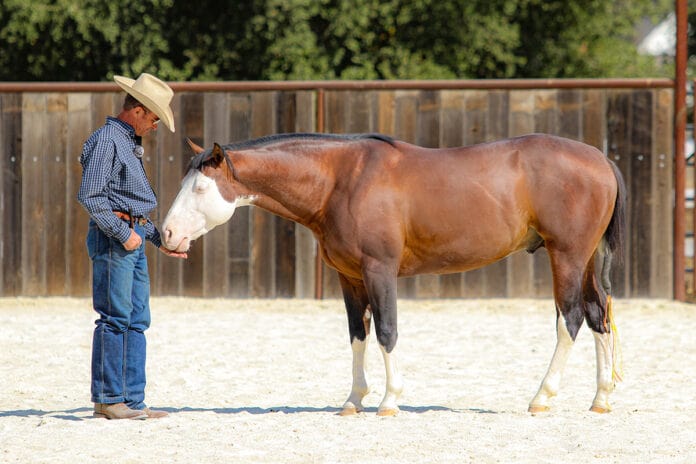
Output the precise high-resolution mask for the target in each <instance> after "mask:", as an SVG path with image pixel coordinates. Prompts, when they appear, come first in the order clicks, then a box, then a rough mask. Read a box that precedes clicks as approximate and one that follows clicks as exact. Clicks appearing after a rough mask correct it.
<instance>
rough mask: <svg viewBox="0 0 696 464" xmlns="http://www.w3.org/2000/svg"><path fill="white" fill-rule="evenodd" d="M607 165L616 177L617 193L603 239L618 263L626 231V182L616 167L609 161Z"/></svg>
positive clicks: (621, 256)
mask: <svg viewBox="0 0 696 464" xmlns="http://www.w3.org/2000/svg"><path fill="white" fill-rule="evenodd" d="M609 164H610V165H611V169H612V170H613V171H614V177H616V185H617V191H616V200H615V202H614V214H612V216H611V220H610V221H609V225H608V226H607V230H606V231H605V232H604V239H605V240H606V244H607V247H608V248H609V251H611V254H612V255H613V256H614V257H615V258H617V259H618V261H619V262H622V260H623V251H624V236H625V231H626V182H625V181H624V178H623V175H622V174H621V171H620V170H619V168H618V166H616V164H615V163H614V162H613V161H611V160H609Z"/></svg>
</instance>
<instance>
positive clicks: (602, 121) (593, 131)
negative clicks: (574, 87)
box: [580, 89, 609, 153]
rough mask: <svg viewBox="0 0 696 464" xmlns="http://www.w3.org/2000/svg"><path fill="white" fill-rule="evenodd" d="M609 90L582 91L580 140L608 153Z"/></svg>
mask: <svg viewBox="0 0 696 464" xmlns="http://www.w3.org/2000/svg"><path fill="white" fill-rule="evenodd" d="M607 98H608V95H607V91H606V90H604V89H586V90H583V92H582V133H581V136H580V140H581V141H582V142H585V143H587V144H590V145H592V146H593V147H597V148H598V149H599V150H602V151H603V152H604V153H607V147H606V146H605V141H606V139H607V129H608V126H609V122H608V120H607V115H608V112H607Z"/></svg>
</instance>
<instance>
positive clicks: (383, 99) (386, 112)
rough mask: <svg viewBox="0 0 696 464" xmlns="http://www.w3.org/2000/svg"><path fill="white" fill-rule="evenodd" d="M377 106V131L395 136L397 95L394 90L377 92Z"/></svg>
mask: <svg viewBox="0 0 696 464" xmlns="http://www.w3.org/2000/svg"><path fill="white" fill-rule="evenodd" d="M375 102H376V104H377V108H376V109H375V115H376V117H377V132H379V133H381V134H386V135H391V136H393V135H394V134H395V133H396V117H395V114H394V113H395V105H396V95H395V93H394V92H393V91H380V92H377V96H376V99H375Z"/></svg>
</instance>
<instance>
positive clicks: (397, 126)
mask: <svg viewBox="0 0 696 464" xmlns="http://www.w3.org/2000/svg"><path fill="white" fill-rule="evenodd" d="M394 99H395V105H394V113H395V114H394V136H395V137H396V138H397V139H399V140H403V141H405V142H409V143H415V142H416V125H417V122H416V115H417V107H418V92H417V91H410V90H409V91H407V90H399V91H396V92H395V93H394ZM416 283H417V278H416V277H406V278H403V279H399V280H398V282H397V293H398V295H399V297H401V298H415V297H416Z"/></svg>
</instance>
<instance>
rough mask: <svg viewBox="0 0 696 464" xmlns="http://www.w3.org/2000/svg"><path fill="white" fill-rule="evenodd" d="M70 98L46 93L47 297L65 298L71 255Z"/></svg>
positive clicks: (45, 220)
mask: <svg viewBox="0 0 696 464" xmlns="http://www.w3.org/2000/svg"><path fill="white" fill-rule="evenodd" d="M67 112H68V96H67V94H65V93H48V94H46V116H45V117H46V122H45V126H44V127H45V137H46V139H45V140H46V143H47V145H46V146H45V147H44V162H43V169H44V170H45V179H46V187H45V188H44V191H43V204H44V224H45V227H46V230H47V233H46V235H45V247H46V250H45V254H46V256H45V260H46V261H45V265H46V271H45V272H46V294H47V295H66V294H67V285H66V276H67V274H68V269H67V265H68V261H69V260H68V256H67V255H66V247H65V242H66V234H67V232H68V231H67V230H66V227H65V215H66V210H67V209H68V203H70V204H71V206H72V198H68V197H67V189H66V178H67V163H66V151H67V150H66V146H67V140H66V133H67V125H68V123H67Z"/></svg>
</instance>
